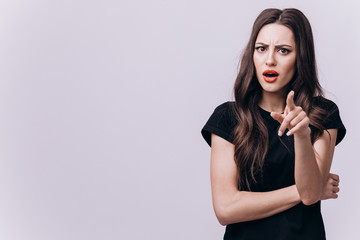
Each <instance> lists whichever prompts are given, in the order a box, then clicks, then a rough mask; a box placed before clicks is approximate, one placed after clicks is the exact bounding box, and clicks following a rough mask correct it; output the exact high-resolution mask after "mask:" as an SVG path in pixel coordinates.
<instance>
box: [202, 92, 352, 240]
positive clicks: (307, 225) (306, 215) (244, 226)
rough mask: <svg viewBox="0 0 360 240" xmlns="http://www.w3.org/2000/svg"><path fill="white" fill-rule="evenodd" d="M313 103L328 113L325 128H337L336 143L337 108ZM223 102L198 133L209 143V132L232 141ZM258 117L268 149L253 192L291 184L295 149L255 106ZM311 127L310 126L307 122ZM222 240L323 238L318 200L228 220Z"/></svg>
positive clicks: (340, 132)
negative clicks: (266, 214)
mask: <svg viewBox="0 0 360 240" xmlns="http://www.w3.org/2000/svg"><path fill="white" fill-rule="evenodd" d="M313 102H314V104H317V106H319V107H321V108H322V109H325V110H326V111H328V112H329V113H330V116H329V117H328V118H327V119H324V127H325V129H338V134H337V139H336V144H338V143H339V142H340V141H341V140H342V139H343V138H344V136H345V133H346V129H345V127H344V125H343V123H342V121H341V119H340V114H339V110H338V108H337V106H336V104H335V103H333V102H332V101H330V100H327V99H324V98H321V99H314V101H313ZM232 104H234V102H226V103H223V104H221V105H220V106H218V107H217V108H216V109H215V111H214V113H213V114H212V115H211V117H210V118H209V120H208V121H207V123H206V124H205V126H204V127H203V129H202V130H201V134H202V136H203V137H204V139H205V140H206V142H207V143H208V144H209V146H211V133H214V134H216V135H218V136H220V137H222V138H224V139H225V140H227V141H229V142H231V143H233V140H234V136H233V132H234V129H235V127H236V125H237V121H236V120H235V116H234V114H233V112H232V107H231V105H232ZM259 111H260V113H261V116H262V119H263V121H264V123H265V125H266V126H267V128H268V133H269V150H268V153H267V155H266V157H265V162H264V166H263V173H262V174H263V175H262V178H261V180H260V181H258V182H257V183H254V182H251V183H250V186H251V190H252V191H254V192H266V191H272V190H276V189H280V188H284V187H288V186H291V185H293V184H295V179H294V168H295V152H294V137H293V136H290V137H288V136H286V135H285V134H284V135H283V136H281V137H279V136H278V135H277V131H278V128H279V126H280V124H279V123H278V122H277V121H276V120H274V119H273V118H272V117H271V116H270V112H267V111H265V110H263V109H262V108H260V107H259ZM310 127H311V128H313V126H310ZM224 239H225V240H232V239H236V240H242V239H244V240H252V239H253V240H258V239H271V240H285V239H286V240H297V239H299V240H300V239H301V240H304V239H306V240H322V239H325V230H324V224H323V220H322V216H321V211H320V201H319V202H317V203H315V204H313V205H311V206H306V205H304V204H302V203H299V204H297V205H296V206H294V207H292V208H290V209H288V210H286V211H284V212H281V213H278V214H275V215H273V216H271V217H267V218H264V219H259V220H255V221H248V222H241V223H235V224H229V225H227V226H226V231H225V235H224Z"/></svg>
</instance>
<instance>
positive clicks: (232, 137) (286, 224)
mask: <svg viewBox="0 0 360 240" xmlns="http://www.w3.org/2000/svg"><path fill="white" fill-rule="evenodd" d="M314 52H315V51H314V43H313V36H312V31H311V27H310V24H309V22H308V20H307V18H306V17H305V16H304V15H303V13H302V12H300V11H299V10H297V9H284V10H279V9H266V10H264V11H263V12H261V13H260V15H259V16H258V17H257V19H256V20H255V23H254V26H253V29H252V33H251V36H250V40H249V43H248V45H247V47H246V48H245V51H244V53H243V56H242V60H241V65H240V70H239V74H238V76H237V79H236V82H235V86H234V95H235V102H226V103H224V104H222V105H220V106H218V107H217V108H216V109H215V111H214V113H213V114H212V115H211V117H210V119H209V120H208V122H207V123H206V125H205V126H204V128H203V129H202V135H203V137H204V138H205V140H206V141H207V143H208V144H209V145H210V146H211V168H210V169H211V189H212V198H213V206H214V210H215V214H216V216H217V218H218V220H219V222H220V223H221V224H222V225H226V232H225V236H224V239H237V240H240V239H271V240H277V239H279V240H280V239H290V240H297V239H301V240H304V239H308V240H310V239H314V240H315V239H316V240H321V239H325V230H324V225H323V220H322V216H321V212H320V200H325V199H329V198H337V192H339V188H338V184H339V177H338V176H337V175H336V174H331V173H329V171H330V167H331V162H332V157H333V153H334V148H335V145H336V144H338V143H339V142H340V141H341V140H342V139H343V137H344V136H345V131H346V130H345V127H344V125H343V123H342V122H341V119H340V115H339V110H338V108H337V106H336V104H335V103H333V102H332V101H330V100H327V99H326V98H324V97H323V93H322V89H321V87H320V85H319V81H318V78H317V71H316V63H315V53H314Z"/></svg>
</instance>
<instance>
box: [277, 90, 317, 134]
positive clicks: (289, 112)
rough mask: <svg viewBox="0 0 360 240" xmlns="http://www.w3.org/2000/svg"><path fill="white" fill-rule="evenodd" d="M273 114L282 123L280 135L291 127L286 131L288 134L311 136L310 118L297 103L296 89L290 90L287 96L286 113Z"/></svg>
mask: <svg viewBox="0 0 360 240" xmlns="http://www.w3.org/2000/svg"><path fill="white" fill-rule="evenodd" d="M271 116H272V118H273V119H275V120H276V121H278V122H279V123H280V124H281V125H280V128H279V132H278V135H279V136H282V135H283V133H284V132H285V130H286V129H289V131H288V132H287V133H286V135H287V136H290V135H292V134H297V135H302V136H310V128H309V123H310V120H309V118H308V116H307V114H306V113H305V112H304V110H303V109H302V108H301V107H300V106H296V105H295V103H294V91H290V92H289V94H288V96H287V98H286V107H285V111H284V113H276V112H272V113H271Z"/></svg>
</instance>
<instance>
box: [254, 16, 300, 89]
mask: <svg viewBox="0 0 360 240" xmlns="http://www.w3.org/2000/svg"><path fill="white" fill-rule="evenodd" d="M253 59H254V64H255V69H256V76H257V79H258V81H259V83H260V85H261V87H262V89H263V91H266V92H269V93H281V94H285V93H284V92H283V90H284V89H285V88H284V87H285V86H286V85H287V84H288V83H289V82H290V81H291V79H292V77H293V76H294V73H295V61H296V49H295V40H294V34H293V32H292V31H291V30H290V29H289V28H288V27H285V26H284V25H280V24H277V23H271V24H268V25H265V26H264V27H263V28H261V30H260V32H259V34H258V36H257V38H256V41H255V51H254V56H253Z"/></svg>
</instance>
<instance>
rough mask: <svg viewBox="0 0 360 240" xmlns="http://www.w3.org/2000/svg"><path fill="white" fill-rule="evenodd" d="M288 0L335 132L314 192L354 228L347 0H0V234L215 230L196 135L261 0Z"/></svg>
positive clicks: (33, 236) (354, 57)
mask: <svg viewBox="0 0 360 240" xmlns="http://www.w3.org/2000/svg"><path fill="white" fill-rule="evenodd" d="M268 7H276V8H281V9H282V8H286V7H295V8H299V9H300V10H301V11H303V12H304V13H305V15H306V16H307V17H308V18H309V20H310V22H311V24H312V27H313V33H314V37H315V47H316V54H317V61H318V69H319V76H320V80H321V84H322V86H323V87H324V88H325V89H326V96H327V97H328V98H329V99H332V100H333V101H334V102H336V103H337V105H338V106H339V108H340V114H341V117H342V119H343V122H344V124H345V126H346V127H347V130H348V131H347V135H346V137H345V139H344V140H343V142H341V144H339V145H338V146H337V147H336V153H335V156H334V161H333V165H332V169H331V171H332V172H335V173H338V174H339V175H340V177H341V184H340V188H341V192H340V195H339V198H338V199H337V200H327V201H325V202H323V204H322V210H323V217H324V221H325V227H326V231H327V236H328V239H329V240H337V239H354V237H355V236H356V235H358V227H359V221H358V218H359V216H360V208H359V206H358V203H359V201H360V193H359V190H358V189H359V187H358V186H359V184H358V181H359V167H360V163H359V157H358V149H359V146H360V144H359V143H360V141H359V137H358V136H359V134H360V130H359V124H358V123H357V122H358V117H359V116H360V114H359V99H358V96H359V94H358V91H359V88H360V84H359V81H360V80H359V77H358V71H359V57H360V51H359V49H360V48H359V42H360V28H359V23H360V15H359V14H358V7H359V5H358V3H357V1H355V0H354V1H349V0H343V1H331V0H330V1H329V0H327V1H313V0H312V1H289V0H286V1H285V0H284V1H269V0H262V1H240V0H238V1H235V0H229V1H212V0H191V1H190V0H177V1H172V0H152V1H150V0H148V1H147V0H140V1H137V0H121V1H115V0H114V1H110V0H101V1H100V0H86V1H85V0H61V1H60V0H52V1H49V0H33V1H26V0H1V1H0V239H4V240H49V239H51V240H64V239H66V240H82V239H84V240H85V239H86V240H97V239H99V240H100V239H107V240H115V239H116V240H120V239H129V240H130V239H131V240H132V239H172V240H183V239H209V240H210V239H214V240H215V239H222V237H223V233H224V227H222V226H221V225H220V224H219V223H218V222H217V220H216V217H215V215H214V212H213V209H212V203H211V191H210V177H209V163H210V161H209V160H210V148H209V147H208V146H207V144H206V143H205V141H204V140H203V139H202V137H201V135H200V130H201V128H202V126H203V125H204V124H205V122H206V121H207V119H208V117H209V116H210V115H211V113H212V111H213V110H214V108H215V107H216V106H218V105H219V104H221V103H223V102H225V101H228V100H231V99H232V97H233V96H232V87H233V82H234V80H235V77H236V72H237V65H238V61H239V58H240V55H241V51H242V50H243V48H244V47H245V45H246V43H247V41H248V38H249V35H250V31H251V27H252V24H253V22H254V20H255V18H256V16H257V15H258V14H259V13H260V12H261V11H262V10H263V9H265V8H268Z"/></svg>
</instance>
